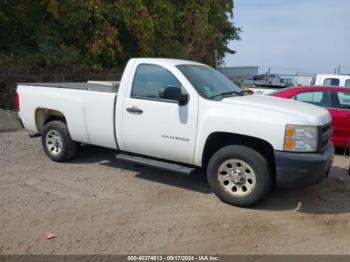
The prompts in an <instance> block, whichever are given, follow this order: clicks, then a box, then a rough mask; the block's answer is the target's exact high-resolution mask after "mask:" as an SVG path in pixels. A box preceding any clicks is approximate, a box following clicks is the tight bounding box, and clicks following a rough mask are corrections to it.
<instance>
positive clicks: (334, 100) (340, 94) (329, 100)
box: [272, 86, 350, 147]
mask: <svg viewBox="0 0 350 262" xmlns="http://www.w3.org/2000/svg"><path fill="white" fill-rule="evenodd" d="M272 96H276V97H283V98H290V99H294V100H298V101H302V102H306V103H309V104H313V105H317V106H321V107H324V108H327V109H328V111H329V112H330V114H331V115H332V119H333V121H332V127H333V134H332V138H331V139H332V141H333V143H334V145H335V146H337V147H348V146H349V145H348V143H349V139H350V89H349V88H345V87H323V86H321V87H320V86H302V87H294V88H287V89H283V90H280V91H277V92H275V93H273V94H272Z"/></svg>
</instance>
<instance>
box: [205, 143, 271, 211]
mask: <svg viewBox="0 0 350 262" xmlns="http://www.w3.org/2000/svg"><path fill="white" fill-rule="evenodd" d="M207 179H208V183H209V185H210V187H211V188H212V190H213V191H214V193H215V194H216V195H217V196H218V197H219V198H220V199H221V200H222V201H223V202H225V203H228V204H231V205H235V206H241V207H248V206H252V205H254V204H256V203H257V202H258V201H259V200H260V199H262V198H263V197H264V195H265V194H266V193H267V192H268V191H269V190H270V187H271V175H270V167H269V164H268V162H267V160H266V159H265V158H264V157H263V156H262V155H261V154H260V153H258V152H257V151H255V150H253V149H251V148H248V147H245V146H236V145H232V146H226V147H223V148H221V149H219V150H218V151H217V152H216V153H214V155H213V156H212V157H211V159H210V160H209V163H208V167H207Z"/></svg>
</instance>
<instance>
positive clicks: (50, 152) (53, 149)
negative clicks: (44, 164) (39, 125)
mask: <svg viewBox="0 0 350 262" xmlns="http://www.w3.org/2000/svg"><path fill="white" fill-rule="evenodd" d="M41 143H42V146H43V149H44V151H45V153H46V155H47V156H48V157H49V158H51V159H52V160H53V161H57V162H65V161H68V160H70V159H72V158H73V157H74V156H75V154H76V152H77V143H76V142H75V141H73V140H72V138H71V137H70V134H69V131H68V127H67V125H66V124H65V123H63V122H61V121H51V122H49V123H47V124H46V125H45V126H44V127H43V129H42V134H41Z"/></svg>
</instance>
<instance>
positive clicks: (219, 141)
mask: <svg viewBox="0 0 350 262" xmlns="http://www.w3.org/2000/svg"><path fill="white" fill-rule="evenodd" d="M229 145H244V146H247V147H249V148H251V149H254V150H256V151H257V152H259V153H260V154H261V155H263V156H264V157H265V158H266V160H267V161H268V163H269V165H270V167H271V169H272V170H273V172H274V174H275V156H274V150H273V147H272V145H271V144H270V143H269V142H267V141H265V140H263V139H260V138H256V137H251V136H245V135H240V134H232V133H225V132H217V133H213V134H210V136H209V137H208V138H207V141H206V143H205V146H204V150H203V157H202V167H204V168H206V166H207V164H208V162H209V159H210V158H211V156H212V155H213V154H214V153H215V152H216V151H218V150H219V149H220V148H222V147H224V146H229Z"/></svg>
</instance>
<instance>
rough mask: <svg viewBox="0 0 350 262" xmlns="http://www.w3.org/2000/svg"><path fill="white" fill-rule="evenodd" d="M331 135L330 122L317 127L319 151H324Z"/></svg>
mask: <svg viewBox="0 0 350 262" xmlns="http://www.w3.org/2000/svg"><path fill="white" fill-rule="evenodd" d="M331 135H332V125H331V123H328V124H326V125H324V126H321V127H320V128H319V151H321V152H324V151H326V149H327V146H328V143H329V140H330V138H331Z"/></svg>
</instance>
